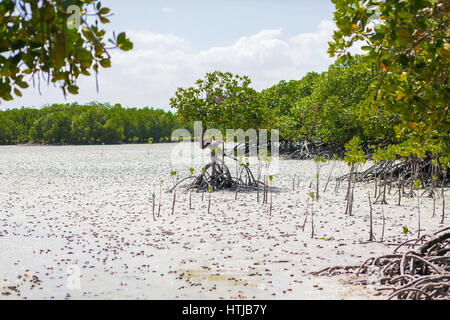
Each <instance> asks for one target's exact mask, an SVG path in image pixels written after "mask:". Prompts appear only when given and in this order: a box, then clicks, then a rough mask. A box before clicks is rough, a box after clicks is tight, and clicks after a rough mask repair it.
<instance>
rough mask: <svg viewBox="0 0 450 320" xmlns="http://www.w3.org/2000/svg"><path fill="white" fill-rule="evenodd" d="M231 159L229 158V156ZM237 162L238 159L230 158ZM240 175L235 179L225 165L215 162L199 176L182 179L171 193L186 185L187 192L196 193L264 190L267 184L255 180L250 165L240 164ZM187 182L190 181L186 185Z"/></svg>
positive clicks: (209, 164) (207, 166)
mask: <svg viewBox="0 0 450 320" xmlns="http://www.w3.org/2000/svg"><path fill="white" fill-rule="evenodd" d="M228 157H229V156H228ZM229 158H231V159H233V160H235V161H238V160H237V159H235V158H233V157H229ZM239 168H240V170H239V174H238V175H237V176H235V177H233V176H232V175H231V172H230V170H229V168H228V166H227V165H225V163H223V162H222V161H218V160H213V161H211V162H210V163H208V164H207V165H206V166H205V167H204V168H203V170H202V172H201V174H199V175H197V176H189V177H186V178H184V179H181V180H180V181H179V182H178V183H177V184H176V185H175V186H174V187H173V188H172V189H171V190H170V191H171V192H172V190H173V189H175V188H176V187H177V186H182V185H183V183H184V185H183V186H184V187H185V191H188V190H190V189H192V190H195V191H218V190H225V189H229V190H258V189H259V190H262V189H264V188H265V186H266V184H264V183H263V182H261V181H259V180H257V179H255V177H254V175H253V173H252V171H251V170H250V168H249V167H248V165H246V164H244V163H240V164H239ZM186 181H190V182H189V183H187V184H186Z"/></svg>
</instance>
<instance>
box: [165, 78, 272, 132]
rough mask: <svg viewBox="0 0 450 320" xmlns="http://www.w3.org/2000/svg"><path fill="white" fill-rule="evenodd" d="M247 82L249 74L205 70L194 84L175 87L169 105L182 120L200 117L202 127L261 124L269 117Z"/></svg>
mask: <svg viewBox="0 0 450 320" xmlns="http://www.w3.org/2000/svg"><path fill="white" fill-rule="evenodd" d="M250 83H251V81H250V79H249V78H248V77H241V76H239V75H233V74H231V73H229V72H227V73H223V72H220V71H215V72H213V73H207V74H206V76H205V78H204V79H200V80H198V81H197V82H196V83H195V86H193V87H189V88H186V89H185V88H178V90H177V91H176V92H175V95H174V97H172V98H171V99H170V106H171V107H172V108H174V109H176V110H177V114H178V116H179V117H180V119H181V120H182V121H184V122H193V121H202V123H203V126H204V130H206V128H207V127H212V128H216V129H225V128H227V129H228V128H232V129H235V128H240V129H244V130H246V129H248V128H254V129H257V128H262V127H264V126H266V125H267V122H268V121H267V118H266V117H265V110H264V108H262V107H261V106H260V104H259V101H258V92H257V91H255V90H254V89H252V88H251V87H250Z"/></svg>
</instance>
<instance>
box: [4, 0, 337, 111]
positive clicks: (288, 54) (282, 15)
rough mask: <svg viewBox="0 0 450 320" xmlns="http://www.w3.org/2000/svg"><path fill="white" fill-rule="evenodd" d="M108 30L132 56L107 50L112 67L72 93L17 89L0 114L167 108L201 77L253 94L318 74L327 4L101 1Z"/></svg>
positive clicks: (328, 19) (327, 26)
mask: <svg viewBox="0 0 450 320" xmlns="http://www.w3.org/2000/svg"><path fill="white" fill-rule="evenodd" d="M102 3H103V5H104V6H107V7H109V8H110V9H111V11H112V12H113V13H114V16H112V17H111V19H110V20H111V23H110V24H108V25H106V26H107V27H106V29H107V30H108V31H109V32H112V31H113V30H115V31H116V33H118V32H121V31H126V32H127V35H128V36H129V37H130V38H131V40H132V41H133V42H134V49H133V50H132V51H128V52H123V51H120V50H113V52H111V53H112V67H111V68H109V69H101V70H100V73H99V77H98V80H99V92H97V91H96V83H95V77H84V76H83V77H82V78H80V79H79V81H78V84H79V86H80V90H79V94H78V95H70V96H68V97H67V98H66V99H65V98H64V96H63V94H62V91H61V90H60V89H59V88H54V87H53V86H50V87H47V86H44V87H43V86H41V93H42V94H39V92H38V89H37V88H33V86H32V82H31V81H30V88H28V89H26V90H24V91H23V97H21V98H19V97H15V99H14V100H13V101H11V102H4V101H2V103H1V104H0V108H1V109H6V108H17V107H22V106H25V107H41V106H42V105H45V104H51V103H64V102H75V101H77V102H79V103H87V102H91V101H100V102H110V103H112V104H115V103H120V104H122V105H123V106H125V107H145V106H149V107H155V108H162V109H165V110H170V107H169V99H170V97H171V96H172V95H173V93H174V92H175V91H176V89H177V88H178V87H188V86H192V85H193V84H194V82H195V81H196V80H197V79H200V78H202V77H203V76H204V75H205V74H206V73H207V72H213V71H215V70H220V71H224V72H232V73H236V74H239V75H247V76H249V77H250V79H251V80H252V86H253V87H254V88H255V89H256V90H262V89H264V88H268V87H270V86H272V85H274V84H276V83H278V82H279V81H281V80H292V79H300V78H301V77H303V76H304V75H305V74H306V73H307V72H310V71H316V72H321V71H325V70H326V69H327V68H328V66H329V65H330V64H331V63H332V62H333V60H332V59H331V58H329V56H328V54H327V52H326V51H327V49H328V41H330V40H331V36H332V33H333V30H334V28H335V26H334V23H333V11H334V5H333V4H332V2H331V0H227V1H224V0H165V1H163V0H129V1H123V0H104V1H102Z"/></svg>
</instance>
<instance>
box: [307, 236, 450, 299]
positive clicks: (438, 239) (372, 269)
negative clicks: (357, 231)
mask: <svg viewBox="0 0 450 320" xmlns="http://www.w3.org/2000/svg"><path fill="white" fill-rule="evenodd" d="M449 230H450V228H449V227H447V228H445V229H442V230H440V231H438V232H436V233H434V234H433V235H423V236H422V237H420V238H419V239H413V240H408V241H405V242H403V243H402V244H400V245H398V246H397V247H396V248H395V250H394V253H393V254H387V255H383V256H379V257H370V258H369V259H367V260H366V261H365V262H364V263H363V264H362V265H361V266H359V267H358V266H335V267H328V268H325V269H323V270H320V271H318V272H315V273H313V275H316V276H325V275H326V276H334V275H338V274H355V275H356V276H363V275H366V276H367V277H368V278H369V279H370V278H372V279H373V276H374V275H375V276H376V281H375V283H377V284H379V285H384V286H385V287H382V288H376V289H377V290H379V291H385V290H386V291H390V293H388V294H387V299H389V300H390V299H399V300H450V231H449ZM401 249H403V250H404V252H402V253H399V251H400V250H401ZM369 279H368V280H367V281H363V282H360V283H363V284H366V285H367V284H369Z"/></svg>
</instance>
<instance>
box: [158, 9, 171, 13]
mask: <svg viewBox="0 0 450 320" xmlns="http://www.w3.org/2000/svg"><path fill="white" fill-rule="evenodd" d="M161 11H162V12H164V13H171V12H173V11H174V10H173V8H162V9H161Z"/></svg>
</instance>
